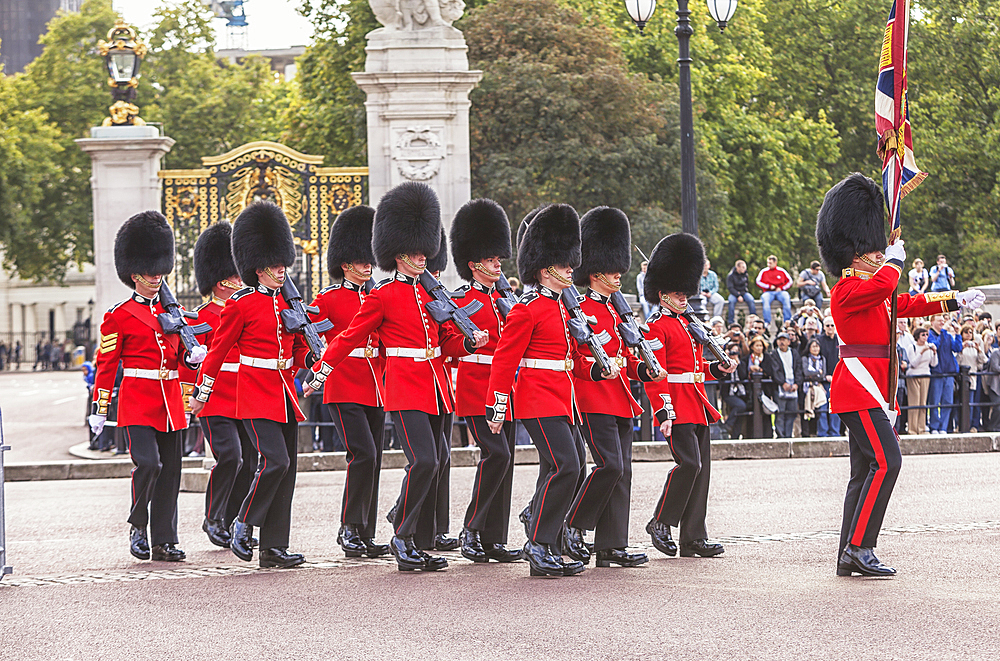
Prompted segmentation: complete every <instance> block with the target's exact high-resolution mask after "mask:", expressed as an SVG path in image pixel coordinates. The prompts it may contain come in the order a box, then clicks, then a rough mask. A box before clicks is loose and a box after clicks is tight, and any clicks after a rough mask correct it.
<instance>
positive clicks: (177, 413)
mask: <svg viewBox="0 0 1000 661" xmlns="http://www.w3.org/2000/svg"><path fill="white" fill-rule="evenodd" d="M162 312H164V309H163V306H161V305H160V299H159V296H156V297H154V298H153V299H148V298H145V297H143V296H140V295H139V294H137V293H133V294H132V297H131V298H129V299H128V300H125V301H122V302H121V303H118V304H117V305H115V306H114V307H113V308H111V309H110V310H108V311H107V312H106V313H105V314H104V321H103V322H102V323H101V348H100V352H99V354H98V357H97V373H96V374H95V376H94V401H95V402H96V403H97V413H99V414H101V415H107V412H108V411H107V406H108V402H109V400H110V399H111V391H112V390H113V389H114V387H115V375H116V373H117V372H118V361H121V363H122V367H123V368H124V370H125V372H124V376H123V377H122V383H121V388H120V389H119V391H118V402H119V404H118V426H119V427H128V426H130V425H144V426H148V427H153V428H154V429H156V430H157V431H163V432H165V431H177V430H179V429H185V428H186V427H187V417H186V416H185V415H184V401H183V398H182V396H181V382H180V379H179V378H178V374H177V370H178V366H179V365H180V364H182V360H181V358H182V356H183V354H184V345H182V344H181V342H180V337H178V336H177V335H165V334H164V333H163V329H162V328H161V327H160V322H159V321H158V320H157V319H156V315H158V314H160V313H162ZM131 370H143V371H142V372H141V374H142V375H143V376H153V377H154V378H142V377H140V376H136V375H135V374H136V373H135V372H131ZM130 372H131V374H130ZM171 373H172V374H171ZM160 377H162V378H160Z"/></svg>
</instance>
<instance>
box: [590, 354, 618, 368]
mask: <svg viewBox="0 0 1000 661" xmlns="http://www.w3.org/2000/svg"><path fill="white" fill-rule="evenodd" d="M608 357H609V358H611V362H612V363H615V364H616V365H618V367H619V368H620V369H625V366H626V365H628V361H627V360H626V359H625V356H608ZM583 359H584V360H585V361H587V362H588V363H596V362H597V359H596V358H594V357H592V356H584V357H583Z"/></svg>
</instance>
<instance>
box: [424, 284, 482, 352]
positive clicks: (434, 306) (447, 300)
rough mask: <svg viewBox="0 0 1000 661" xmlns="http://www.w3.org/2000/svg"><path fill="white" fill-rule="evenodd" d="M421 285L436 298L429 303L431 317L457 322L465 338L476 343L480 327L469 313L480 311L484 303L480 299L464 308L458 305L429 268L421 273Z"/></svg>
mask: <svg viewBox="0 0 1000 661" xmlns="http://www.w3.org/2000/svg"><path fill="white" fill-rule="evenodd" d="M420 286H421V287H423V288H424V291H426V292H427V293H428V294H430V295H431V298H433V299H434V300H433V301H431V302H430V303H428V304H427V311H428V312H430V313H431V318H433V319H434V321H436V322H438V323H439V324H443V323H444V322H446V321H448V320H449V319H451V320H452V321H453V322H455V327H456V328H458V330H459V332H461V333H462V335H464V336H465V339H466V340H468V341H469V343H470V344H475V343H476V337H475V333H477V332H479V329H478V328H477V327H476V325H475V324H474V323H472V320H471V319H469V315H472V314H475V313H477V312H479V310H480V309H481V308H482V307H483V304H482V303H481V302H479V301H472V302H471V303H469V304H468V305H466V306H465V307H464V308H460V307H458V304H457V303H455V301H453V300H451V296H450V295H449V294H448V291H447V290H446V289H445V288H444V285H442V284H441V282H440V281H439V280H438V279H437V278H435V277H434V276H433V275H431V273H430V271H427V270H425V271H424V272H422V273H421V274H420Z"/></svg>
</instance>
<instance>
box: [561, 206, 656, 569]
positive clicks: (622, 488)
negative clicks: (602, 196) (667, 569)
mask: <svg viewBox="0 0 1000 661" xmlns="http://www.w3.org/2000/svg"><path fill="white" fill-rule="evenodd" d="M580 234H581V238H582V261H581V263H580V267H579V268H577V269H576V270H574V272H573V279H574V281H575V282H576V284H577V285H579V286H584V285H586V286H587V287H589V288H590V289H589V291H588V292H587V297H586V299H585V300H583V301H581V302H580V307H581V309H583V311H584V312H585V313H586V314H587V315H588V316H590V317H592V318H594V319H596V320H597V321H596V323H593V324H591V326H593V329H594V332H595V333H602V334H606V335H607V336H608V337H610V338H611V339H610V340H609V341H608V342H607V344H605V345H604V350H605V351H606V352H607V354H608V356H609V357H610V358H611V359H612V360H613V361H615V363H616V364H617V366H618V368H619V369H620V370H621V372H620V373H619V374H618V376H617V377H616V378H614V379H608V380H601V381H588V380H585V379H578V380H577V381H576V401H577V404H578V406H579V409H580V415H581V416H582V418H583V422H582V424H581V425H580V430H581V431H582V432H583V438H584V440H585V441H586V442H587V445H588V446H589V447H590V452H591V454H592V455H593V457H594V462H595V464H596V465H595V467H594V470H592V471H591V472H590V475H588V476H587V478H586V480H585V481H584V482H583V485H582V486H581V487H580V488H579V489H578V491H577V495H576V499H575V500H574V501H573V504H572V505H570V508H569V515H568V516H567V517H566V525H567V530H566V534H565V535H564V538H565V539H564V542H565V547H564V549H565V551H566V553H567V555H569V556H570V557H572V558H574V559H576V560H580V561H582V562H584V563H585V564H586V563H587V562H588V561H589V560H590V552H589V551H588V549H587V547H586V545H585V544H584V541H583V534H584V531H586V530H594V531H595V533H594V550H595V551H596V553H597V566H598V567H610V566H611V565H612V563H613V564H617V565H621V566H622V567H635V566H638V565H641V564H643V563H645V562H648V561H649V558H647V557H646V554H645V553H629V552H628V550H627V549H626V547H627V546H628V518H629V505H630V498H631V494H632V419H633V418H634V417H635V416H637V415H639V414H640V413H641V412H642V407H641V406H640V405H639V402H637V401H635V398H634V397H632V391H631V388H630V386H629V379H632V380H635V381H662V380H663V379H665V378H666V376H667V373H666V371H663V370H660V371H659V372H658V373H655V374H649V373H648V372H647V371H646V365H645V364H644V363H643V362H642V361H640V360H639V359H637V358H636V357H635V356H634V355H633V354H632V352H631V351H629V350H628V348H627V347H626V346H625V342H624V341H623V340H622V336H621V334H620V332H619V330H618V325H619V324H621V323H622V319H621V317H620V316H618V312H617V311H616V310H615V308H614V306H613V305H612V303H611V296H612V295H613V294H614V293H615V292H617V291H618V290H619V289H621V276H622V273H625V272H626V271H628V269H629V267H630V266H631V265H632V233H631V230H630V228H629V222H628V217H626V216H625V214H624V213H623V212H622V211H621V210H620V209H612V208H610V207H597V208H596V209H591V210H590V211H588V212H587V213H586V214H584V216H583V218H582V219H581V220H580ZM573 361H574V363H575V362H577V361H580V362H582V363H584V364H588V365H593V364H594V358H593V357H592V356H591V355H590V352H589V351H588V350H587V349H586V348H585V347H579V346H578V347H577V349H576V351H575V352H574V354H573Z"/></svg>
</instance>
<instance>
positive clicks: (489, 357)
mask: <svg viewBox="0 0 1000 661" xmlns="http://www.w3.org/2000/svg"><path fill="white" fill-rule="evenodd" d="M459 291H460V292H465V297H464V298H463V299H460V300H459V301H457V302H458V303H459V305H462V306H465V305H466V304H467V303H469V302H470V301H479V302H480V303H482V304H483V307H482V308H481V309H480V310H479V312H476V313H475V314H474V315H472V316H471V317H470V319H472V323H474V324H475V325H476V326H477V327H478V328H479V329H480V330H484V331H487V332H488V333H489V334H490V340H489V342H487V343H486V345H485V346H483V347H480V348H479V350H478V351H476V353H475V354H473V355H471V356H468V360H466V359H463V358H459V359H458V360H459V363H458V384H457V387H456V390H457V391H458V392H457V400H458V401H457V402H456V404H455V415H460V416H475V415H483V411H484V410H485V407H486V404H487V402H488V401H489V400H490V399H491V398H490V397H489V389H490V368H491V367H492V364H493V354H494V353H495V352H496V348H497V344H498V343H499V342H500V334H501V333H502V332H503V327H504V321H503V317H501V316H500V311H499V310H498V309H497V306H496V300H497V299H498V298H500V294H499V293H498V292H497V291H496V289H495V288H494V287H487V286H486V285H484V284H483V283H481V282H479V281H478V280H473V281H472V284H471V285H466V286H464V287H462V288H460V289H459ZM507 419H508V420H511V419H512V418H511V417H510V408H508V409H507Z"/></svg>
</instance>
